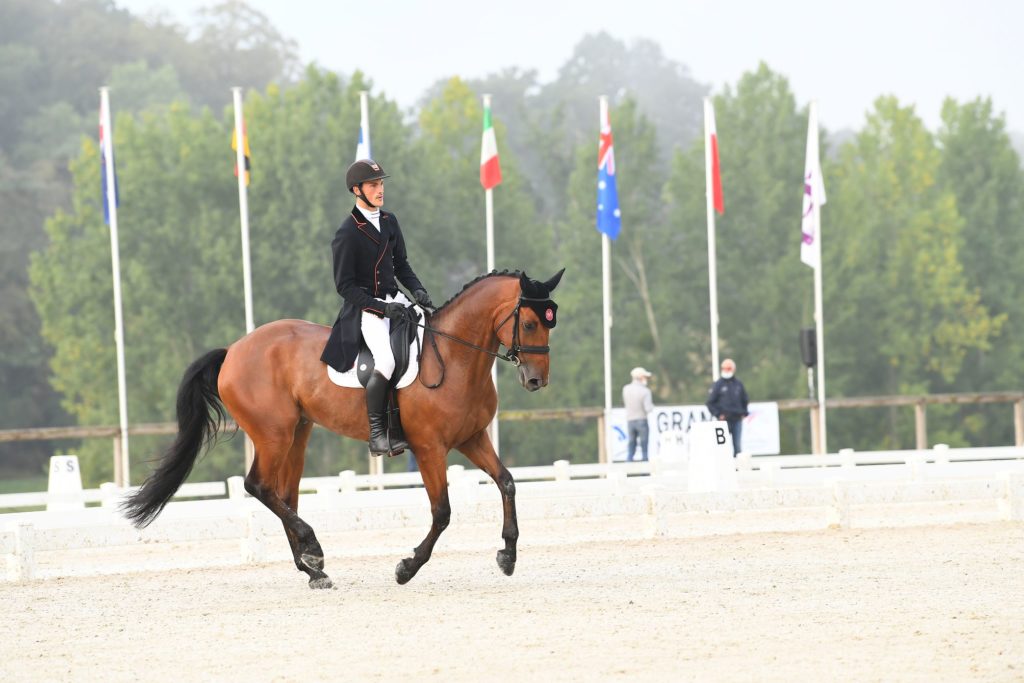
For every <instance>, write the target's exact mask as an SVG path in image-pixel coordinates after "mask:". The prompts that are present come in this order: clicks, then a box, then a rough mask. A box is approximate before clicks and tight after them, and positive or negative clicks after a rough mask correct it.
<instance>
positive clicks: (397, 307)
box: [384, 301, 405, 320]
mask: <svg viewBox="0 0 1024 683" xmlns="http://www.w3.org/2000/svg"><path fill="white" fill-rule="evenodd" d="M384 315H385V317H387V318H389V319H391V320H400V319H402V318H404V317H405V306H403V305H402V304H400V303H398V302H397V301H391V302H389V303H386V304H384Z"/></svg>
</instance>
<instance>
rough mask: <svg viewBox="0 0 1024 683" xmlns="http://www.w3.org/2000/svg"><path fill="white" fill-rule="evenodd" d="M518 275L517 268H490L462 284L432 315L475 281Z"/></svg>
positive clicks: (441, 309)
mask: <svg viewBox="0 0 1024 683" xmlns="http://www.w3.org/2000/svg"><path fill="white" fill-rule="evenodd" d="M520 275H522V272H521V271H518V270H492V271H491V272H489V273H484V274H483V275H480V276H479V277H476V278H474V279H472V280H470V281H469V282H467V283H466V284H464V285H462V289H460V290H459V291H458V292H456V293H455V295H453V296H452V298H450V299H448V301H445V302H444V303H443V304H441V305H440V306H438V307H437V309H436V310H435V311H434V315H438V314H439V313H441V312H442V311H444V310H445V309H446V308H448V306H449V305H450V304H451V303H452V302H454V301H455V300H456V299H458V298H459V297H460V296H462V295H463V294H464V293H465V292H466V290H467V289H469V288H470V287H472V286H473V285H475V284H476V283H478V282H480V281H481V280H486V279H488V278H492V277H514V278H517V279H518V278H519V276H520Z"/></svg>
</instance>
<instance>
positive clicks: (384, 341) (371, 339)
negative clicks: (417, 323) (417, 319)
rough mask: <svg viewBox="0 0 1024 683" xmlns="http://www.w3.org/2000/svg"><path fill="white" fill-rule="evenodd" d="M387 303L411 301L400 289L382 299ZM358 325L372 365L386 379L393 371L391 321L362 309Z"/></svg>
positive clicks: (407, 303) (408, 302) (403, 303)
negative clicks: (371, 355) (371, 359)
mask: <svg viewBox="0 0 1024 683" xmlns="http://www.w3.org/2000/svg"><path fill="white" fill-rule="evenodd" d="M384 301H386V302H387V303H391V302H392V301H395V302H398V303H400V304H402V305H403V306H408V305H409V304H410V303H412V302H411V301H409V299H408V298H406V296H405V294H403V293H402V292H401V291H399V292H398V294H396V295H394V296H389V297H387V298H386V299H384ZM360 327H361V329H362V331H363V339H365V340H366V345H367V346H368V347H369V348H370V353H372V354H373V367H374V369H375V370H376V371H377V372H379V373H380V374H382V375H384V377H386V378H387V379H391V375H392V374H393V373H394V372H395V356H394V354H392V353H391V337H390V334H391V321H390V320H388V319H387V318H378V317H377V316H375V315H374V314H373V313H370V312H369V311H363V317H362V321H361V323H360Z"/></svg>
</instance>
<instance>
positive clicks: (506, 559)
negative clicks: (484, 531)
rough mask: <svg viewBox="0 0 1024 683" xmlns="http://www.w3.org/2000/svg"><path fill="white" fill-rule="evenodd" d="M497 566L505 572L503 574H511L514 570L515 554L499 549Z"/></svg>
mask: <svg viewBox="0 0 1024 683" xmlns="http://www.w3.org/2000/svg"><path fill="white" fill-rule="evenodd" d="M498 567H500V568H501V571H503V572H505V576H512V572H514V571H515V570H516V558H515V555H513V554H512V553H510V552H508V551H507V550H499V551H498Z"/></svg>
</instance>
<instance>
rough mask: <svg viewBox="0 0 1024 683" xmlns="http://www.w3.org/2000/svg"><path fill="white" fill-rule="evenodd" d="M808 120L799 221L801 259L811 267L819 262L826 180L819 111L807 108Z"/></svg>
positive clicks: (815, 266)
mask: <svg viewBox="0 0 1024 683" xmlns="http://www.w3.org/2000/svg"><path fill="white" fill-rule="evenodd" d="M810 110H811V111H810V116H809V118H808V121H807V158H806V160H805V161H804V216H803V221H802V222H801V224H800V232H801V233H802V236H801V237H802V239H801V242H800V260H801V261H803V262H804V263H806V264H807V265H809V266H810V267H811V268H817V267H818V266H819V265H820V264H821V223H820V218H821V213H820V210H821V207H822V206H823V205H824V204H825V181H824V180H823V179H822V177H821V160H820V158H819V156H818V114H817V112H816V111H815V108H814V107H811V108H810Z"/></svg>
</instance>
